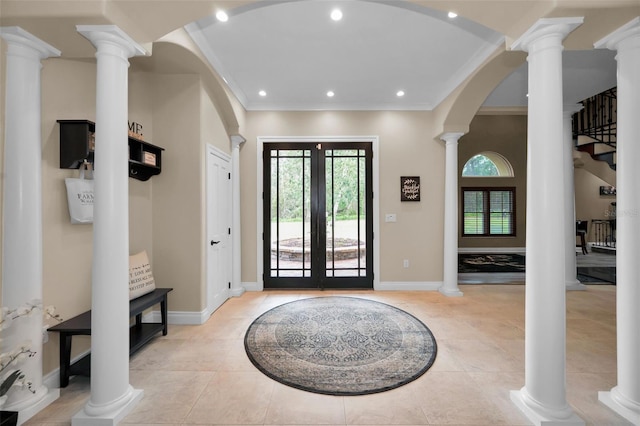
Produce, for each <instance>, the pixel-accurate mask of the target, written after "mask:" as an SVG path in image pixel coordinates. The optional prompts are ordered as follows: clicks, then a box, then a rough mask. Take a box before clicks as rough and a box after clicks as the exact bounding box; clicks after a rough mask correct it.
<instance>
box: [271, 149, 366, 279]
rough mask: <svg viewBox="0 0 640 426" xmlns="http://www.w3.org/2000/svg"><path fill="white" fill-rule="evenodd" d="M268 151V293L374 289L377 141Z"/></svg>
mask: <svg viewBox="0 0 640 426" xmlns="http://www.w3.org/2000/svg"><path fill="white" fill-rule="evenodd" d="M263 148H264V152H263V162H264V164H263V173H264V175H263V185H264V188H263V194H264V203H263V206H264V212H263V220H264V228H263V229H264V244H263V255H264V262H263V265H264V271H263V273H264V286H265V288H373V250H372V248H373V215H372V211H373V201H372V198H373V191H372V171H371V169H372V147H371V143H370V142H329V143H327V142H323V143H318V144H314V143H302V142H301V143H295V142H286V143H285V142H283V143H265V144H264V146H263Z"/></svg>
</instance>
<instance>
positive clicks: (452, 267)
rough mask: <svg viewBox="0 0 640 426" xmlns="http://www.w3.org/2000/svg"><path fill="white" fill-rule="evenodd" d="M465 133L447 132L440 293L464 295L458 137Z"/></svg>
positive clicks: (445, 139) (445, 141) (444, 136)
mask: <svg viewBox="0 0 640 426" xmlns="http://www.w3.org/2000/svg"><path fill="white" fill-rule="evenodd" d="M462 135H464V133H454V132H451V133H445V134H443V135H441V136H440V139H442V140H443V141H444V144H445V169H444V179H445V180H444V277H443V283H442V287H440V289H439V291H440V293H442V294H444V295H445V296H462V292H461V291H460V289H459V288H458V139H460V137H462Z"/></svg>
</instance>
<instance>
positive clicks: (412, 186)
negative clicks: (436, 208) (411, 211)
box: [400, 176, 420, 201]
mask: <svg viewBox="0 0 640 426" xmlns="http://www.w3.org/2000/svg"><path fill="white" fill-rule="evenodd" d="M400 201H420V176H400Z"/></svg>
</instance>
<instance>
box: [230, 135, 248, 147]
mask: <svg viewBox="0 0 640 426" xmlns="http://www.w3.org/2000/svg"><path fill="white" fill-rule="evenodd" d="M246 141H247V140H246V139H245V138H244V136H242V135H231V146H232V147H233V148H239V147H240V145H242V144H243V143H245V142H246Z"/></svg>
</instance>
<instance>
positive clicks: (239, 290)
mask: <svg viewBox="0 0 640 426" xmlns="http://www.w3.org/2000/svg"><path fill="white" fill-rule="evenodd" d="M244 292H245V289H244V287H234V288H232V289H231V297H240V296H242V295H243V294H244Z"/></svg>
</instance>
